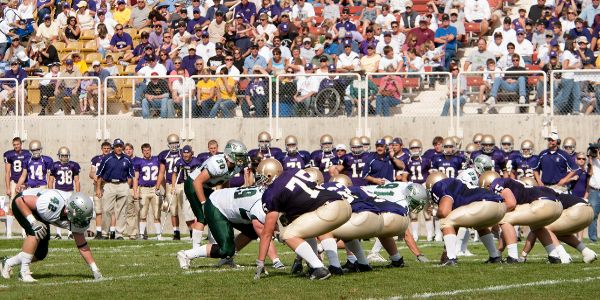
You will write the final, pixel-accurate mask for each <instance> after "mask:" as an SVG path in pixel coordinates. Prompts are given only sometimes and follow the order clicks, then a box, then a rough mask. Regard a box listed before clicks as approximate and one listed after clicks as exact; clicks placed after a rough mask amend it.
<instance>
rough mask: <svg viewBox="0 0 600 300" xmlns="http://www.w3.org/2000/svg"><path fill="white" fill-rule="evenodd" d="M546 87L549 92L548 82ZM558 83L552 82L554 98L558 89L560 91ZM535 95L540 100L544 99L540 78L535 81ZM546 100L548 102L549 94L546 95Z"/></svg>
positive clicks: (542, 84)
mask: <svg viewBox="0 0 600 300" xmlns="http://www.w3.org/2000/svg"><path fill="white" fill-rule="evenodd" d="M546 87H547V88H548V93H549V92H550V82H548V84H547V85H546ZM560 87H561V85H560V84H556V82H555V84H554V98H556V95H558V91H560ZM536 97H537V99H538V100H542V99H544V80H540V81H538V83H537V87H536ZM546 100H547V101H548V102H550V96H548V98H547V99H546Z"/></svg>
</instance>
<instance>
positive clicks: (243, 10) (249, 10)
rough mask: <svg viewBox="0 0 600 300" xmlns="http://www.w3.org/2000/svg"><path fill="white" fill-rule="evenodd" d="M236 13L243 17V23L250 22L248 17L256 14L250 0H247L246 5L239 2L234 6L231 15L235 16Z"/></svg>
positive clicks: (254, 6)
mask: <svg viewBox="0 0 600 300" xmlns="http://www.w3.org/2000/svg"><path fill="white" fill-rule="evenodd" d="M237 14H241V15H242V17H244V23H250V18H252V16H255V15H256V5H254V3H252V2H248V4H246V5H244V4H243V3H240V4H239V5H238V6H236V7H235V10H234V14H233V15H234V16H237Z"/></svg>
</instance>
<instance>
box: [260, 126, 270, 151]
mask: <svg viewBox="0 0 600 300" xmlns="http://www.w3.org/2000/svg"><path fill="white" fill-rule="evenodd" d="M270 147H271V135H270V134H269V133H268V132H266V131H263V132H261V133H259V134H258V148H259V149H260V150H267V149H268V148H270Z"/></svg>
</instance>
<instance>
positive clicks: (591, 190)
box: [587, 139, 600, 243]
mask: <svg viewBox="0 0 600 300" xmlns="http://www.w3.org/2000/svg"><path fill="white" fill-rule="evenodd" d="M598 143H600V139H598ZM599 151H600V150H599V149H598V148H593V149H591V151H588V162H589V163H588V164H589V165H588V170H589V171H588V172H589V173H588V174H589V177H588V180H589V181H588V190H587V191H588V200H589V201H590V204H591V205H592V208H594V220H593V221H592V224H590V227H589V228H588V237H589V238H590V240H591V241H592V242H594V243H595V242H596V241H597V240H598V213H600V157H599V155H598V154H599V153H598V152H599Z"/></svg>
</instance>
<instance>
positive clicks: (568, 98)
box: [554, 40, 582, 115]
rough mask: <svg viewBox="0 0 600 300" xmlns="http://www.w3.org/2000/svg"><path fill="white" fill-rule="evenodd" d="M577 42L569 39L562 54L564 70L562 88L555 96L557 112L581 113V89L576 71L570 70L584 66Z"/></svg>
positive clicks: (561, 81) (555, 110)
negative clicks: (577, 48) (576, 79)
mask: <svg viewBox="0 0 600 300" xmlns="http://www.w3.org/2000/svg"><path fill="white" fill-rule="evenodd" d="M576 44H577V43H576V41H574V40H567V42H565V51H564V52H563V53H562V56H561V63H562V67H563V70H564V72H563V73H562V77H561V80H560V84H561V88H560V91H559V92H558V95H556V97H554V113H555V114H569V113H571V114H573V115H577V114H579V109H580V108H579V106H580V104H581V90H580V88H579V83H577V82H575V73H573V72H569V70H578V69H581V68H582V63H581V58H580V57H579V56H578V55H577V50H576V47H577V46H576Z"/></svg>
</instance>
